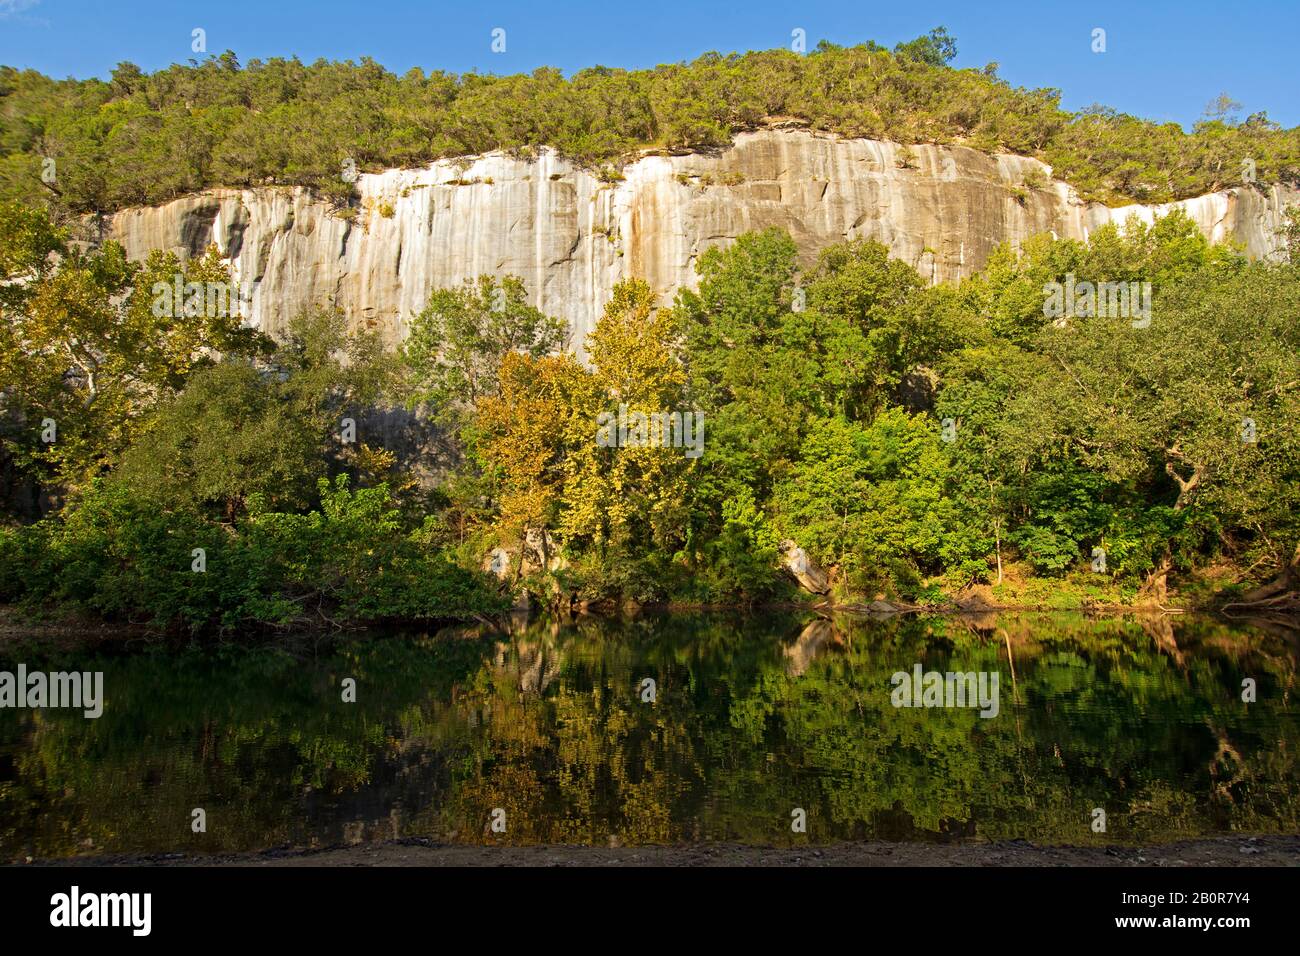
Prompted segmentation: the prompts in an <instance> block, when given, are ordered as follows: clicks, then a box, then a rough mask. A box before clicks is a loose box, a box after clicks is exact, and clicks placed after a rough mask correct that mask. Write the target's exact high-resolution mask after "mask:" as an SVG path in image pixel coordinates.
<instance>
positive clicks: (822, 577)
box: [777, 539, 831, 594]
mask: <svg viewBox="0 0 1300 956" xmlns="http://www.w3.org/2000/svg"><path fill="white" fill-rule="evenodd" d="M777 550H778V551H779V552H780V554H781V566H782V567H783V568H785V569H786V570H787V571H788V572H790V574H791V576H793V577H794V579H795V580H796V581H798V582H799V586H800V587H801V588H803V589H804V590H805V591H810V592H812V593H813V594H825V593H826V592H827V591H829V590H830V589H831V579H830V576H829V575H828V574H827V573H826V572H825V571H823V570H822V569H821V568H820V567H819V566H818V565H817V562H816V561H814V560H813V559H812V558H810V557H809V556H808V552H807V551H805V550H804V549H803V548H801V547H799V545H797V544H796V543H795V542H793V541H790V540H788V539H787V540H785V541H782V542H781V543H780V544H779V545H778V546H777Z"/></svg>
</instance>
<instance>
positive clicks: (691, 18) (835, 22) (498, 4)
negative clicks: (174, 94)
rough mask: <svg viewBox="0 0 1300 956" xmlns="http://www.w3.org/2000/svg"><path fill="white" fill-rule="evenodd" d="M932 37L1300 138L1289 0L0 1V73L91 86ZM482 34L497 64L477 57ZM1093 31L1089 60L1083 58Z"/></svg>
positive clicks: (1190, 118)
mask: <svg viewBox="0 0 1300 956" xmlns="http://www.w3.org/2000/svg"><path fill="white" fill-rule="evenodd" d="M940 25H942V26H946V27H947V28H948V30H949V32H950V33H952V34H953V35H954V36H955V37H956V38H957V47H958V56H957V61H956V65H957V66H983V65H984V64H986V63H988V62H989V61H996V62H997V63H998V64H999V65H1000V74H1001V76H1002V77H1003V78H1004V79H1006V80H1009V81H1010V82H1012V83H1014V84H1016V85H1020V86H1031V87H1037V86H1052V87H1056V88H1057V89H1060V90H1061V91H1062V94H1063V98H1062V103H1063V105H1064V106H1065V107H1066V108H1068V109H1078V108H1080V107H1083V106H1087V105H1088V104H1090V103H1104V104H1106V105H1108V106H1113V107H1115V108H1117V109H1119V110H1122V111H1124V112H1128V113H1134V114H1136V115H1139V116H1143V117H1146V118H1149V119H1154V120H1161V121H1167V120H1175V121H1178V122H1181V123H1184V124H1191V123H1192V122H1194V121H1195V120H1196V119H1198V118H1199V117H1200V115H1201V113H1202V112H1203V110H1204V108H1205V105H1206V104H1207V103H1208V102H1209V101H1210V100H1211V99H1213V98H1214V97H1215V96H1217V95H1218V94H1219V93H1220V92H1227V93H1229V94H1230V95H1231V96H1232V98H1233V99H1235V100H1237V101H1239V102H1241V103H1242V104H1243V106H1244V111H1243V117H1244V114H1245V113H1250V112H1254V111H1257V110H1265V111H1267V112H1268V114H1269V117H1270V118H1272V119H1273V120H1274V121H1276V122H1279V123H1281V124H1282V125H1284V126H1287V127H1291V126H1296V125H1300V65H1298V64H1297V55H1296V53H1295V50H1294V47H1295V42H1296V37H1297V36H1300V0H1250V2H1247V3H1237V4H1228V3H1223V2H1222V0H1215V2H1211V0H1183V2H1146V3H1144V2H1141V0H1127V2H1110V0H1090V2H1088V3H1083V2H1079V0H1075V2H1069V0H1060V2H1038V3H1035V2H1032V0H1014V2H1013V0H992V2H980V0H961V2H943V0H933V2H912V3H908V2H906V0H904V2H891V3H889V4H883V3H878V2H872V0H798V2H796V0H786V2H780V3H778V2H771V0H741V2H733V3H711V2H707V0H698V2H683V0H648V2H640V3H626V2H618V0H578V2H563V0H528V2H514V0H511V2H503V0H460V2H454V3H453V2H445V0H310V2H308V0H222V2H178V0H135V2H132V0H0V63H3V64H7V65H10V66H16V67H22V68H28V67H30V68H33V69H37V70H40V71H41V72H43V73H47V74H50V75H52V76H57V77H64V76H76V77H88V76H101V77H107V75H108V73H109V71H110V70H111V69H112V68H113V66H114V65H115V64H117V63H118V62H120V61H122V60H130V61H132V62H134V63H136V64H137V65H139V66H140V67H142V68H143V69H145V70H149V71H152V70H155V69H158V68H159V67H163V66H166V65H168V64H170V63H174V62H184V61H186V60H187V59H189V58H190V57H192V56H195V55H196V54H194V53H193V52H192V51H191V48H190V47H191V31H192V30H193V29H194V28H195V27H201V28H203V29H204V30H205V31H206V32H207V49H208V52H210V53H220V52H222V51H223V50H226V49H231V50H234V51H235V53H236V54H237V55H238V57H239V59H240V61H241V62H246V61H248V60H249V59H252V58H254V57H261V58H267V57H271V56H297V57H299V58H300V59H302V60H304V61H307V62H310V61H312V60H315V59H317V58H320V57H325V58H328V59H353V60H356V59H360V58H361V57H362V56H371V57H373V58H374V59H375V60H377V61H379V62H380V63H382V64H383V65H384V66H386V67H388V68H389V69H390V70H394V71H395V72H398V73H401V72H404V71H406V70H408V69H410V68H411V67H412V66H419V67H422V68H424V69H434V68H438V69H444V70H450V71H453V72H464V71H468V70H475V69H476V70H478V71H480V72H485V73H487V72H490V73H516V72H524V71H529V70H532V69H533V68H535V67H537V66H544V65H549V66H558V67H560V68H561V69H563V70H564V71H565V72H566V73H571V72H572V71H574V70H576V69H579V68H581V67H584V66H592V65H595V64H602V65H606V66H622V67H629V68H632V67H647V66H654V65H655V64H658V63H668V62H675V61H680V60H687V59H691V58H693V57H695V56H697V55H698V54H700V53H703V52H706V51H709V50H717V51H719V52H731V51H733V50H739V51H744V50H751V49H767V48H771V47H777V46H787V45H788V44H789V43H790V35H791V31H792V30H793V29H795V28H796V27H798V28H802V29H803V30H805V31H806V34H807V38H808V47H809V48H810V49H811V48H812V46H813V45H815V44H816V42H817V41H818V40H820V39H827V40H830V41H832V42H834V43H840V44H845V45H850V44H854V43H858V42H861V41H864V40H875V41H876V42H878V43H883V44H886V45H888V46H893V44H894V43H896V42H898V41H899V40H906V39H911V38H912V37H915V36H917V35H919V34H921V33H924V32H926V31H928V30H929V29H930V28H932V27H935V26H940ZM497 27H500V28H502V29H504V30H505V31H506V34H505V36H506V50H505V52H504V53H494V52H493V51H492V49H491V43H492V37H491V33H492V30H493V29H494V28H497ZM1095 28H1101V29H1104V30H1105V31H1106V52H1104V53H1094V52H1093V51H1092V31H1093V30H1094V29H1095Z"/></svg>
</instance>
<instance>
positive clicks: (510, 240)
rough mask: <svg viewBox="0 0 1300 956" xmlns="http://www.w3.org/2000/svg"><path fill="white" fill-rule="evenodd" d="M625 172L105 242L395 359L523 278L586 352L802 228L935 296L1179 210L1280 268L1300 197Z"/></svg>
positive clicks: (966, 169)
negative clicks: (605, 310)
mask: <svg viewBox="0 0 1300 956" xmlns="http://www.w3.org/2000/svg"><path fill="white" fill-rule="evenodd" d="M904 161H906V165H900V163H903V162H904ZM623 173H624V177H625V178H624V179H623V180H622V181H620V182H617V183H604V182H601V181H600V180H599V179H598V178H597V177H596V176H595V175H593V174H592V173H590V172H588V171H586V170H583V169H581V168H579V167H577V166H575V165H573V164H572V163H570V162H568V161H566V160H565V159H563V158H562V157H560V156H559V155H557V154H556V153H555V152H554V151H551V150H542V151H541V152H540V153H539V155H538V156H537V157H536V158H535V159H532V160H527V159H519V158H513V157H510V156H507V155H504V154H490V155H486V156H482V157H478V158H475V159H472V160H461V161H459V162H457V161H450V160H448V161H441V162H438V163H435V164H434V165H432V166H430V167H427V168H424V169H400V170H388V171H386V172H383V173H378V174H373V175H370V174H365V175H362V176H361V177H360V178H359V180H358V182H357V188H358V190H359V192H360V195H361V201H360V209H359V215H358V216H357V217H356V219H355V220H354V221H352V222H348V221H346V220H344V219H342V218H339V217H338V216H337V215H335V214H334V213H333V212H332V211H331V208H330V206H329V205H328V204H327V203H325V202H323V201H321V200H318V199H316V198H314V197H313V196H312V195H311V194H310V193H309V192H308V191H307V190H305V189H301V188H288V187H262V188H254V189H213V190H209V191H207V192H204V193H201V194H198V195H194V196H189V197H186V198H183V199H178V200H175V201H174V202H171V203H168V204H166V205H164V206H159V207H153V208H143V209H129V210H124V211H122V212H119V213H117V214H116V215H115V216H113V217H112V219H111V221H110V222H109V223H108V225H107V229H106V235H107V236H109V237H111V238H115V239H117V240H118V241H120V242H121V243H122V244H123V245H124V246H125V247H126V249H127V252H128V254H129V255H131V256H133V257H140V256H143V255H144V254H145V253H147V252H148V250H150V249H153V248H160V249H172V250H176V251H178V252H181V253H182V254H186V255H192V254H197V253H200V252H202V251H203V249H204V248H205V247H206V246H207V245H208V244H209V243H216V245H217V246H218V247H219V248H220V249H221V251H222V253H223V255H225V256H227V257H228V258H229V260H230V262H231V266H232V269H233V272H234V275H235V277H236V279H237V280H238V281H239V282H240V283H241V285H243V286H244V287H245V288H246V289H248V290H250V291H251V292H252V313H251V318H252V319H253V321H255V322H257V323H259V324H261V325H262V327H264V328H266V329H267V330H268V331H271V332H275V331H277V329H278V328H279V327H280V326H282V324H283V323H284V322H285V321H286V319H287V318H288V317H289V316H290V315H292V314H293V313H294V312H296V311H298V310H300V309H302V308H305V307H308V306H311V305H313V304H320V303H328V302H331V301H332V302H334V303H336V304H337V305H338V306H340V307H341V308H343V309H345V310H346V311H347V312H348V314H349V315H351V316H353V317H354V318H355V320H356V321H358V322H364V323H366V324H369V325H371V327H376V328H379V329H381V330H382V331H383V333H384V335H385V336H386V338H387V339H388V340H390V341H398V340H400V339H401V337H402V336H403V335H404V334H405V329H406V322H407V320H408V319H409V318H410V316H411V314H412V313H413V312H416V311H418V310H419V309H420V308H421V306H422V305H423V303H424V302H425V300H426V298H427V296H428V294H429V291H430V290H431V289H434V288H436V287H439V286H449V285H456V284H459V283H460V282H461V281H462V280H463V279H465V278H468V277H472V276H475V275H478V274H480V273H492V274H496V275H504V274H514V275H518V276H520V277H521V278H523V279H524V281H525V282H526V283H527V285H528V289H529V291H530V293H531V294H532V296H533V300H534V303H535V304H536V305H537V306H539V307H540V308H542V309H543V310H545V311H547V312H549V313H551V314H555V315H560V316H563V317H565V318H567V319H568V320H569V322H570V323H571V325H572V327H573V329H574V331H575V338H574V344H575V345H578V346H580V345H581V342H582V340H583V339H584V338H585V335H586V333H587V332H589V331H590V330H591V329H592V327H593V325H594V323H595V321H596V319H597V318H598V316H599V315H600V311H601V308H602V307H603V305H604V303H605V302H606V301H607V299H608V297H609V293H610V289H611V287H612V286H613V285H614V283H615V282H617V281H618V280H620V279H622V278H625V277H629V276H638V277H641V278H644V279H646V280H647V281H648V282H649V283H650V284H651V285H652V287H653V288H654V289H655V290H656V291H657V292H658V293H659V294H660V295H661V297H662V298H661V301H663V302H667V301H669V299H670V297H671V294H672V293H673V291H674V290H675V289H676V288H678V287H679V286H684V285H693V284H694V282H695V281H696V276H695V270H694V266H695V261H696V258H697V257H698V256H699V254H700V253H701V252H703V251H704V250H705V249H707V248H709V247H710V246H714V245H718V244H723V243H726V242H728V241H730V240H731V239H733V238H734V237H736V236H738V235H740V234H741V233H743V232H746V231H749V230H756V229H763V228H766V227H768V226H781V227H784V228H785V229H788V230H789V231H790V233H791V234H792V235H793V236H794V237H795V239H796V241H797V242H798V243H799V246H800V249H801V250H802V252H803V253H804V254H805V255H806V257H807V258H808V259H809V261H811V260H812V258H813V257H814V256H815V253H816V251H817V250H818V249H819V248H821V247H822V246H825V245H827V244H829V243H832V242H836V241H839V240H843V239H846V238H857V237H863V238H871V239H877V240H879V241H881V242H883V243H885V244H886V245H887V246H888V247H889V248H890V250H891V251H892V253H893V255H895V256H897V257H898V258H901V259H903V260H905V261H907V262H909V263H911V264H913V265H914V266H915V267H916V268H917V269H918V270H919V271H920V272H921V273H922V274H923V275H925V276H927V277H928V278H929V279H930V280H931V281H936V282H938V281H944V280H951V279H956V278H958V277H961V276H965V275H969V274H970V273H972V272H973V271H975V270H977V269H979V268H980V267H981V266H982V265H983V264H984V262H985V260H986V259H987V257H988V255H989V252H990V250H991V249H992V248H993V247H994V245H996V244H997V243H999V242H1002V241H1005V240H1010V241H1012V242H1019V241H1022V240H1024V239H1026V238H1027V237H1029V236H1031V235H1034V234H1036V233H1043V232H1054V233H1055V234H1056V235H1058V236H1061V237H1073V238H1080V239H1081V238H1085V237H1086V236H1087V235H1088V233H1089V232H1090V231H1091V230H1093V229H1096V228H1097V227H1098V226H1100V225H1102V224H1104V223H1106V222H1111V221H1116V220H1118V221H1120V222H1123V221H1124V220H1125V219H1127V218H1128V217H1129V216H1131V215H1134V214H1136V215H1138V216H1139V217H1141V218H1142V219H1144V220H1147V221H1150V220H1151V219H1152V217H1153V216H1154V215H1157V214H1162V213H1163V212H1165V211H1167V210H1168V209H1170V208H1173V207H1174V206H1178V207H1181V208H1183V209H1184V210H1185V211H1186V212H1187V213H1188V214H1189V215H1190V216H1191V217H1192V218H1193V219H1194V220H1195V221H1196V222H1197V223H1198V224H1199V226H1200V227H1201V229H1202V230H1203V231H1204V232H1205V234H1206V235H1207V236H1209V237H1210V238H1211V239H1212V240H1215V241H1223V240H1229V239H1231V240H1235V241H1237V242H1239V243H1241V244H1242V245H1244V246H1245V248H1246V249H1247V251H1248V252H1249V253H1250V254H1251V255H1252V256H1255V257H1260V256H1266V255H1269V254H1270V253H1272V252H1273V251H1274V249H1275V247H1276V245H1277V240H1276V231H1277V228H1278V224H1279V219H1280V215H1281V210H1282V209H1283V207H1284V206H1285V205H1287V204H1288V203H1291V202H1295V201H1296V200H1297V199H1298V198H1300V192H1297V191H1296V190H1290V189H1285V188H1282V187H1276V186H1275V187H1267V188H1265V189H1264V190H1256V189H1251V188H1234V189H1229V190H1226V191H1223V192H1217V193H1213V194H1210V195H1206V196H1200V197H1197V198H1194V199H1189V200H1184V201H1182V202H1179V203H1174V204H1170V205H1169V206H1138V205H1134V206H1124V207H1119V208H1108V207H1106V206H1103V205H1099V204H1094V203H1084V202H1082V201H1080V200H1079V198H1078V197H1077V195H1076V194H1075V193H1074V191H1073V190H1072V189H1071V188H1070V187H1069V186H1068V185H1066V184H1064V183H1061V182H1057V181H1054V180H1051V179H1050V169H1049V168H1048V167H1046V166H1044V165H1043V164H1042V163H1039V162H1038V161H1037V160H1033V159H1028V158H1025V157H1021V156H1012V155H997V156H990V155H987V154H985V153H981V152H977V151H976V150H972V149H966V148H964V147H942V146H913V147H911V148H910V155H909V154H907V153H904V148H903V147H901V146H898V145H896V144H893V143H888V142H879V141H873V140H843V139H838V138H835V137H832V136H824V135H820V134H814V133H810V132H808V131H804V130H766V131H760V132H754V133H746V134H741V135H740V136H738V137H737V139H736V141H735V143H734V145H733V146H732V147H731V148H729V149H727V150H724V151H721V152H718V153H716V154H707V155H706V154H688V155H680V156H662V155H651V156H646V157H644V158H642V159H640V160H638V161H637V162H635V163H632V164H631V165H629V166H627V167H626V168H625V169H624V170H623ZM1026 177H1028V178H1029V179H1030V180H1031V182H1032V181H1033V180H1035V179H1038V178H1039V177H1042V185H1040V186H1038V187H1034V186H1030V185H1025V179H1026Z"/></svg>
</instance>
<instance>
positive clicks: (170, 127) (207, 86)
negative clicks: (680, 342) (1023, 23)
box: [0, 27, 1300, 215]
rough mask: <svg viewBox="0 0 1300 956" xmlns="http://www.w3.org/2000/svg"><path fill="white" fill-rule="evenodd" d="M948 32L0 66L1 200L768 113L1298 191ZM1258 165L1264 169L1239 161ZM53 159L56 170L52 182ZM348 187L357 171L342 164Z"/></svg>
mask: <svg viewBox="0 0 1300 956" xmlns="http://www.w3.org/2000/svg"><path fill="white" fill-rule="evenodd" d="M956 53H957V49H956V43H955V41H954V40H953V38H952V37H951V36H950V35H949V34H948V32H947V31H946V30H945V29H944V28H942V27H939V28H936V29H934V30H932V31H931V32H930V33H928V34H926V35H924V36H922V37H918V38H917V39H915V40H913V41H911V42H907V43H900V44H898V45H897V46H896V47H895V48H894V49H893V50H888V49H885V48H883V47H881V46H880V45H878V44H876V43H873V42H867V43H863V44H859V45H856V46H851V47H845V46H837V45H834V44H830V43H827V42H825V41H823V42H821V43H820V44H818V45H817V46H816V47H815V48H814V49H813V50H810V51H808V52H807V53H806V54H805V53H799V52H795V50H792V49H773V50H765V51H758V52H749V53H744V54H738V53H732V54H726V55H723V54H719V53H708V54H705V55H703V56H701V57H699V58H698V59H696V60H694V61H692V62H690V63H675V64H665V65H661V66H657V67H655V68H654V69H648V70H624V69H616V68H610V67H604V66H594V67H590V68H587V69H583V70H579V71H578V72H576V73H574V74H573V75H572V76H571V77H567V78H566V77H565V76H564V74H563V73H562V72H561V71H560V70H558V69H554V68H539V69H537V70H535V71H534V72H533V73H531V74H526V75H525V74H520V75H510V76H496V75H491V74H480V73H467V74H464V75H454V74H450V73H446V72H443V71H439V70H431V71H428V72H425V71H423V70H421V69H418V68H416V69H412V70H411V71H410V72H408V73H405V74H403V75H402V76H396V75H394V74H392V73H390V72H389V71H387V70H386V69H384V68H383V67H382V66H380V65H379V64H378V63H376V62H374V61H373V60H370V59H363V60H362V61H361V62H360V63H353V62H351V61H344V62H328V61H324V60H321V61H318V62H315V63H312V64H310V65H307V64H303V63H301V62H299V61H298V60H297V59H296V58H295V59H287V60H286V59H280V58H272V59H269V60H265V61H263V60H256V59H254V60H249V61H248V62H247V63H245V64H241V63H240V62H239V60H238V58H237V57H236V55H235V54H234V53H233V52H231V51H226V52H225V53H222V54H221V55H219V56H217V55H210V56H206V57H203V58H202V59H193V60H191V61H190V62H189V63H188V64H187V65H174V66H170V67H168V68H166V69H164V70H160V71H158V72H156V73H152V74H145V73H144V72H143V71H141V69H140V68H139V67H138V66H136V65H134V64H132V63H120V64H119V65H118V66H117V68H116V69H115V70H113V72H112V75H111V77H110V78H109V79H108V80H107V81H105V80H101V79H86V80H76V79H66V80H58V79H54V78H52V77H47V76H44V75H42V74H40V73H38V72H36V71H33V70H16V69H14V68H12V67H7V66H5V67H0V198H8V199H14V200H18V201H24V202H27V201H30V200H31V198H32V196H33V192H34V191H35V192H37V193H39V194H40V195H41V199H42V201H44V202H46V203H48V204H49V206H50V207H51V208H52V209H53V210H55V211H56V212H58V213H60V214H72V215H85V214H103V213H108V212H112V211H114V210H117V209H120V208H123V207H126V206H133V205H142V204H157V203H161V202H165V201H167V200H170V199H174V198H176V197H178V196H182V195H185V194H188V193H191V192H194V191H196V190H200V189H203V188H205V187H208V186H231V187H239V186H254V185H268V184H295V185H304V186H308V187H310V188H312V189H313V190H315V191H316V192H318V193H319V194H321V195H325V196H328V197H331V198H332V199H333V200H334V201H336V202H337V203H338V204H339V205H340V206H346V204H347V203H349V202H351V201H353V200H354V199H355V187H354V181H355V175H354V174H355V172H356V171H379V170H382V169H384V168H387V167H399V166H416V165H422V164H427V163H429V162H431V161H433V160H435V159H440V158H444V157H455V156H465V155H473V154H480V153H485V152H489V151H492V150H509V151H512V152H515V153H520V154H528V153H530V152H532V151H535V150H536V149H537V148H539V147H542V146H551V147H554V148H556V149H558V150H560V151H561V152H562V153H564V154H565V155H567V156H569V157H571V158H573V159H575V160H577V161H579V162H581V163H583V164H586V165H589V166H591V167H593V168H599V169H600V170H601V171H602V172H605V173H607V174H608V175H610V176H616V175H617V166H618V165H619V164H621V163H623V162H625V161H626V160H628V159H630V158H633V157H635V156H636V155H638V154H639V153H640V152H641V151H643V150H668V151H678V150H707V149H716V148H720V147H724V146H726V145H727V144H728V143H730V141H731V139H732V137H733V136H734V134H735V133H737V132H739V131H742V130H746V129H753V128H757V127H761V126H763V125H764V124H768V123H772V122H784V123H801V124H804V125H807V126H808V127H810V128H813V129H817V130H825V131H829V132H834V133H838V134H841V135H844V136H852V137H868V138H877V139H889V140H893V141H895V142H900V143H939V144H961V145H965V146H970V147H973V148H975V149H980V150H984V151H987V152H1013V153H1019V154H1022V155H1026V156H1033V157H1036V158H1038V159H1041V160H1043V161H1044V162H1046V163H1048V164H1049V165H1051V166H1052V167H1053V174H1054V175H1055V176H1056V178H1058V179H1062V180H1065V181H1067V182H1069V183H1071V184H1073V185H1074V186H1075V187H1076V188H1077V189H1078V190H1079V192H1080V194H1081V195H1082V196H1083V197H1084V198H1086V199H1093V200H1099V201H1102V202H1105V203H1108V204H1112V205H1122V204H1124V203H1128V202H1133V201H1140V202H1148V203H1151V202H1167V201H1171V200H1175V199H1182V198H1187V197H1190V196H1195V195H1201V194H1204V193H1208V192H1213V191H1215V190H1218V189H1223V188H1226V187H1228V186H1238V185H1243V184H1251V183H1255V182H1258V183H1275V182H1287V183H1295V182H1300V130H1296V129H1291V130H1284V129H1281V128H1280V127H1279V126H1278V124H1276V123H1274V122H1272V121H1270V120H1269V119H1268V117H1267V115H1266V114H1265V113H1263V112H1254V113H1250V114H1249V115H1247V116H1246V117H1245V118H1242V116H1241V112H1242V107H1241V105H1240V104H1238V103H1235V102H1233V101H1232V99H1231V97H1229V96H1227V95H1226V94H1225V95H1222V96H1220V97H1219V99H1218V100H1217V101H1216V102H1215V103H1214V104H1212V105H1211V107H1210V108H1208V109H1207V111H1206V114H1205V116H1204V118H1203V119H1202V121H1201V122H1199V123H1197V124H1195V127H1194V128H1193V130H1192V131H1191V132H1187V131H1185V130H1184V129H1183V127H1182V126H1180V125H1179V124H1177V123H1154V122H1150V121H1147V120H1143V119H1140V118H1137V117H1134V116H1130V115H1126V114H1122V113H1118V112H1116V111H1115V110H1113V109H1109V108H1106V107H1103V106H1092V107H1089V108H1087V109H1084V110H1081V111H1079V112H1077V113H1076V112H1070V111H1068V110H1064V109H1062V108H1061V105H1060V92H1059V91H1058V90H1054V89H1034V90H1029V89H1022V88H1017V87H1013V86H1011V85H1010V84H1008V83H1007V82H1005V81H1004V80H1002V79H1000V78H999V77H998V75H997V64H994V63H990V64H988V65H986V66H984V67H983V68H980V69H972V68H965V69H956V68H953V67H952V66H951V65H950V64H951V61H952V60H953V58H954V57H955V56H956ZM1247 161H1248V162H1249V164H1251V165H1249V167H1248V168H1247V166H1244V165H1243V164H1245V163H1247ZM51 163H52V164H53V165H52V166H50V167H48V168H51V169H54V170H57V178H56V179H55V177H49V176H46V177H45V178H44V179H43V178H42V174H43V172H44V171H45V170H46V169H47V164H51ZM345 170H346V171H348V173H349V175H344V171H345Z"/></svg>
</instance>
